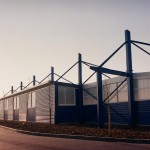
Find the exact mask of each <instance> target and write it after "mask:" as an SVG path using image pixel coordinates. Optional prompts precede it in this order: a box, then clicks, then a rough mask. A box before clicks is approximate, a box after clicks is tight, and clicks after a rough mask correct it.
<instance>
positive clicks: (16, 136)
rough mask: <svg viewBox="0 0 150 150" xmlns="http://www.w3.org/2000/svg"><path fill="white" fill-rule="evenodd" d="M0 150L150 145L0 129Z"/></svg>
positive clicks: (142, 148) (136, 149)
mask: <svg viewBox="0 0 150 150" xmlns="http://www.w3.org/2000/svg"><path fill="white" fill-rule="evenodd" d="M0 150H150V144H129V143H112V142H100V141H88V140H76V139H63V138H52V137H42V136H33V135H26V134H21V133H16V132H13V131H9V130H6V129H3V128H1V127H0Z"/></svg>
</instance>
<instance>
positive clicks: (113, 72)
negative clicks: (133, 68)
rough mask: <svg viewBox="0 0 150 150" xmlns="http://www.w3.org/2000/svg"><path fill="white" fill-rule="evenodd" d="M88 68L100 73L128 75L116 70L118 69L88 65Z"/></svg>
mask: <svg viewBox="0 0 150 150" xmlns="http://www.w3.org/2000/svg"><path fill="white" fill-rule="evenodd" d="M90 69H92V70H94V71H95V72H101V73H108V74H113V75H119V76H126V77H128V73H126V72H122V71H118V70H112V69H107V68H103V67H101V68H100V67H92V66H91V67H90Z"/></svg>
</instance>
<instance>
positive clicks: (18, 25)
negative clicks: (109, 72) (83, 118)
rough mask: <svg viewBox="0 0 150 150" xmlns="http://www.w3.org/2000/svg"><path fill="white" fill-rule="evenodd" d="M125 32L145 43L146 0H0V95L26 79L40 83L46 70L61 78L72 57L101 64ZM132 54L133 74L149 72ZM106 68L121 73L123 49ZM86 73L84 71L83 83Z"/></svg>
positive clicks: (149, 23)
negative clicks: (79, 56) (129, 32)
mask: <svg viewBox="0 0 150 150" xmlns="http://www.w3.org/2000/svg"><path fill="white" fill-rule="evenodd" d="M126 29H128V30H130V31H131V37H132V39H134V40H140V41H145V42H149V43H150V0H0V68H1V74H0V76H1V77H0V95H2V94H3V91H4V93H6V92H8V91H9V90H10V87H11V86H12V85H13V86H14V88H17V87H18V86H19V85H20V81H23V83H24V85H26V84H27V83H28V82H29V80H30V81H31V80H32V75H36V77H37V80H38V81H40V80H41V79H42V78H44V77H45V76H46V75H47V74H48V73H49V72H50V67H51V66H54V67H55V72H56V73H58V74H60V75H61V74H62V73H64V71H66V69H67V68H68V67H70V66H71V65H73V63H75V62H76V61H77V56H78V53H82V54H83V59H84V60H85V61H88V62H91V63H94V64H100V63H102V62H103V61H104V60H105V59H106V58H107V57H108V55H110V54H111V53H112V52H113V51H114V50H115V49H116V48H117V47H118V46H120V45H121V44H122V43H123V42H124V30H126ZM143 48H145V49H146V50H148V51H150V47H145V46H143ZM132 50H133V67H134V68H133V70H134V72H141V71H150V65H149V64H150V62H149V56H148V55H146V54H145V53H143V52H142V51H140V50H138V49H137V48H134V47H133V46H132ZM106 67H109V68H113V69H119V70H122V71H125V70H126V69H125V48H123V49H122V50H121V51H120V52H119V53H118V54H117V55H116V56H115V57H114V58H113V59H112V60H111V61H110V62H109V63H108V64H107V65H106ZM90 73H91V72H90V71H89V69H88V68H86V69H85V71H84V78H86V77H88V75H90ZM76 77H77V72H76V75H75V71H72V72H70V76H69V75H68V78H70V79H72V81H75V82H76V81H77V80H76Z"/></svg>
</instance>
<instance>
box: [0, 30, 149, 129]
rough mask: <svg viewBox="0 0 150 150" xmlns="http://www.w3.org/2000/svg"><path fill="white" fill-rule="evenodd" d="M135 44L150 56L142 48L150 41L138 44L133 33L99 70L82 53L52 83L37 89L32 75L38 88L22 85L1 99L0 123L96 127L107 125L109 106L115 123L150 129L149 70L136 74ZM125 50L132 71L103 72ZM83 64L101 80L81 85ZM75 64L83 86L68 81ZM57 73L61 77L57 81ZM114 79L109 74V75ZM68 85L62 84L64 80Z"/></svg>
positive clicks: (44, 83)
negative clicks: (5, 121)
mask: <svg viewBox="0 0 150 150" xmlns="http://www.w3.org/2000/svg"><path fill="white" fill-rule="evenodd" d="M131 44H133V45H135V46H137V47H138V48H139V49H140V50H142V51H143V52H145V53H147V54H148V55H150V53H149V52H147V51H145V50H144V49H143V48H141V47H140V46H138V45H137V44H144V45H148V46H150V44H149V43H144V42H139V41H133V40H131V39H130V32H129V31H128V30H126V31H125V42H124V43H123V44H122V45H121V46H120V47H119V48H118V49H117V50H116V51H115V52H114V53H113V54H111V55H110V56H109V57H108V59H106V60H105V61H104V62H103V63H102V64H101V65H99V66H97V65H94V64H91V63H88V62H85V61H83V60H82V57H81V54H79V58H78V61H77V62H76V63H75V64H74V65H73V66H72V67H71V68H69V69H68V70H67V71H66V72H65V73H64V74H63V75H62V76H59V75H57V74H56V73H55V72H54V68H53V67H52V68H51V73H50V74H49V75H48V76H50V75H51V80H48V81H47V82H43V81H44V80H45V79H46V78H47V77H46V78H44V79H43V80H42V81H41V82H38V84H37V85H36V84H35V83H36V79H35V76H33V81H32V82H31V83H29V84H32V83H33V86H32V87H30V88H28V85H27V86H26V87H23V84H22V82H21V84H20V86H19V88H20V90H19V91H18V92H15V90H14V89H13V87H12V89H11V91H9V92H8V93H10V92H11V94H10V95H8V93H7V94H6V95H5V96H4V97H2V98H1V99H0V119H1V120H14V121H29V122H45V123H50V124H59V123H71V122H77V123H79V122H80V123H84V122H90V123H97V124H98V126H99V127H102V126H103V125H104V124H105V123H106V124H107V122H108V119H107V118H108V114H107V107H108V105H109V107H110V114H111V122H112V124H119V125H120V124H125V125H130V126H133V127H134V126H135V125H149V126H150V72H141V73H133V72H132V55H131ZM124 45H125V46H126V60H127V62H126V63H127V71H126V72H122V71H118V70H112V69H108V68H103V65H104V64H105V63H106V62H107V61H108V60H109V59H110V58H111V57H112V56H113V55H115V54H116V53H117V52H118V51H119V50H120V49H121V48H122V47H123V46H124ZM82 63H84V64H86V65H88V66H89V69H92V70H93V71H94V73H93V74H92V75H94V74H96V75H97V82H94V83H88V84H86V81H87V80H88V79H89V78H90V77H91V76H90V77H89V78H88V79H87V80H86V81H85V82H83V81H82V74H83V72H82ZM75 65H78V84H74V83H72V82H70V81H68V80H67V79H65V78H64V75H65V74H67V72H69V71H70V70H71V69H72V68H73V67H74V66H75ZM106 74H113V75H118V77H114V78H108V79H106V80H102V75H106ZM54 75H57V76H58V77H59V78H58V79H57V80H54ZM108 77H109V76H108ZM61 78H62V79H65V81H67V82H68V83H66V82H59V79H61Z"/></svg>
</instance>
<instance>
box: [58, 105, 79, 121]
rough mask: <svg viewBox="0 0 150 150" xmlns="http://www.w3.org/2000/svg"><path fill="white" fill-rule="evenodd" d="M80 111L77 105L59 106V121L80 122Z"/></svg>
mask: <svg viewBox="0 0 150 150" xmlns="http://www.w3.org/2000/svg"><path fill="white" fill-rule="evenodd" d="M78 116H79V111H78V107H77V106H57V115H56V116H55V117H56V118H55V119H56V120H57V123H71V122H79V119H78V118H79V117H78Z"/></svg>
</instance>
